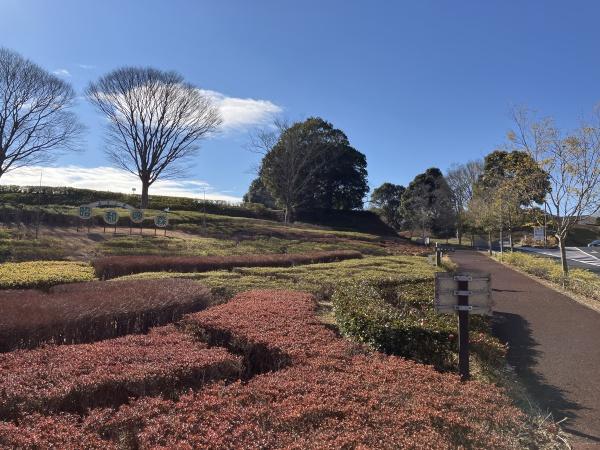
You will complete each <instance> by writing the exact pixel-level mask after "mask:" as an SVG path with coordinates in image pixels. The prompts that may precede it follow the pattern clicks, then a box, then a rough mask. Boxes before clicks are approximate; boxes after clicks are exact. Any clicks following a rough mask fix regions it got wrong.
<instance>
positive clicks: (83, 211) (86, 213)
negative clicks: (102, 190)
mask: <svg viewBox="0 0 600 450" xmlns="http://www.w3.org/2000/svg"><path fill="white" fill-rule="evenodd" d="M79 218H80V219H82V220H88V219H91V218H92V208H91V207H89V206H87V205H82V206H80V207H79Z"/></svg>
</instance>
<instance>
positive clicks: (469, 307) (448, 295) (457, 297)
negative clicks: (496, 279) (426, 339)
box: [434, 272, 493, 381]
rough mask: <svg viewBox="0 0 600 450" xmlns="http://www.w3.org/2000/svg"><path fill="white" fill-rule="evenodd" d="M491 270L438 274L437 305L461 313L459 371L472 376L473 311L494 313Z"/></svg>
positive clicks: (439, 309) (441, 310)
mask: <svg viewBox="0 0 600 450" xmlns="http://www.w3.org/2000/svg"><path fill="white" fill-rule="evenodd" d="M490 286H491V277H490V275H488V274H471V273H446V272H438V273H436V274H435V300H434V307H435V310H436V311H437V312H438V313H441V314H458V372H459V374H460V377H461V379H462V380H463V381H466V380H468V379H469V314H485V315H491V314H492V306H493V304H492V298H491V295H490V291H491V289H490Z"/></svg>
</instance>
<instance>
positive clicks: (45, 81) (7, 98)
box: [0, 47, 83, 176]
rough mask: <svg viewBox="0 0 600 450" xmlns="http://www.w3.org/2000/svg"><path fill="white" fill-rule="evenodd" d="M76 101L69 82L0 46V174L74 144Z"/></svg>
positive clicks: (43, 159) (78, 133) (77, 129)
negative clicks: (74, 107)
mask: <svg viewBox="0 0 600 450" xmlns="http://www.w3.org/2000/svg"><path fill="white" fill-rule="evenodd" d="M74 101H75V91H74V90H73V88H72V87H71V85H69V84H68V83H66V82H65V81H63V80H61V79H60V78H58V77H56V76H54V75H52V74H51V73H48V72H47V71H45V70H44V69H42V68H41V67H40V66H38V65H37V64H35V63H33V62H31V61H29V60H28V59H25V58H23V57H22V56H21V55H19V54H18V53H16V52H13V51H11V50H8V49H6V48H1V47H0V176H2V175H3V174H4V173H6V172H8V171H9V170H13V169H16V168H19V167H24V166H28V165H32V164H39V163H42V162H47V161H49V160H51V159H52V158H53V156H55V155H56V154H57V153H58V152H59V151H60V150H69V149H74V148H75V146H76V143H77V142H78V138H79V137H80V136H81V131H82V130H83V128H82V126H81V125H80V124H79V122H78V121H77V118H76V116H75V114H74V113H73V112H72V111H71V110H70V108H71V107H72V106H73V104H74Z"/></svg>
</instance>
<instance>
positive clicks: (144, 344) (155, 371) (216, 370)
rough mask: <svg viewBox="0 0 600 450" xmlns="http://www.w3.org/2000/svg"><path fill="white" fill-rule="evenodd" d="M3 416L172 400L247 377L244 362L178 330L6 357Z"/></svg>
mask: <svg viewBox="0 0 600 450" xmlns="http://www.w3.org/2000/svg"><path fill="white" fill-rule="evenodd" d="M0 372H1V373H3V374H6V375H7V376H4V377H2V378H1V379H0V417H2V418H5V419H6V418H14V417H17V416H19V415H21V414H23V413H26V412H27V413H29V412H31V411H38V412H50V411H61V410H62V411H73V412H79V413H83V412H85V411H86V410H87V409H88V408H90V407H95V406H118V405H120V404H123V403H125V402H127V400H128V399H129V398H130V397H140V396H143V395H158V394H162V395H168V394H170V393H171V394H173V393H177V392H181V390H182V389H183V388H189V387H197V386H200V385H202V384H204V383H205V382H208V381H211V380H215V379H235V378H239V376H240V374H241V372H242V362H241V358H240V357H238V356H234V355H232V354H231V353H228V352H227V351H226V350H225V349H223V348H210V349H209V348H207V346H206V344H203V343H200V342H198V341H197V340H195V339H194V338H193V337H192V336H191V335H190V334H189V333H182V332H180V331H177V330H176V329H175V328H174V327H173V326H172V325H170V326H166V327H159V328H154V329H152V330H151V331H150V333H149V334H147V335H132V336H126V337H121V338H117V339H108V340H105V341H101V342H96V343H94V344H78V345H62V346H54V345H50V346H44V347H41V348H38V349H36V350H17V351H15V352H12V353H6V354H2V355H0Z"/></svg>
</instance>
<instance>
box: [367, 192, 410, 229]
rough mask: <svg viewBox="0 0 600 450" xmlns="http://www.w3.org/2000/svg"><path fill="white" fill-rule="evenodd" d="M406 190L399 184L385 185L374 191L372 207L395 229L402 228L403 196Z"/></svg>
mask: <svg viewBox="0 0 600 450" xmlns="http://www.w3.org/2000/svg"><path fill="white" fill-rule="evenodd" d="M405 190H406V188H405V187H404V186H401V185H399V184H393V183H383V184H382V185H381V186H379V187H377V188H375V189H374V190H373V194H371V206H372V207H373V208H374V209H375V210H376V211H378V212H379V213H380V214H381V216H382V217H383V219H384V220H385V221H386V223H387V224H388V225H390V226H391V227H393V228H395V229H400V227H401V226H402V214H401V213H400V206H401V204H402V194H404V191H405Z"/></svg>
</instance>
